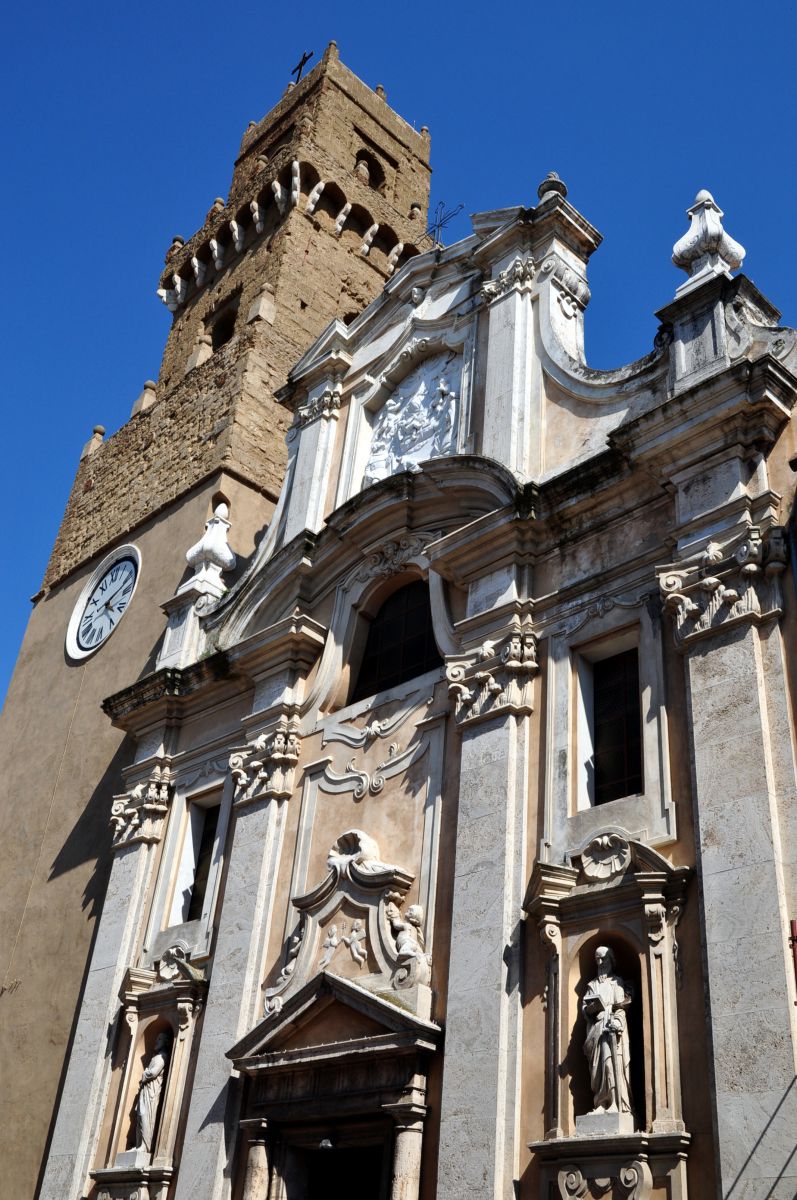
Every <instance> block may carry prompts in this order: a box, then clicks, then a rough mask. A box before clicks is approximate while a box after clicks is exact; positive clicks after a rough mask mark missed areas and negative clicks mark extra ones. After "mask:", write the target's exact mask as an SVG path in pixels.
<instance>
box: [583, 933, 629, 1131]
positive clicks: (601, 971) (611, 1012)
mask: <svg viewBox="0 0 797 1200" xmlns="http://www.w3.org/2000/svg"><path fill="white" fill-rule="evenodd" d="M595 965H596V966H597V968H598V973H597V975H596V976H595V978H594V979H592V980H591V981H590V983H589V984H588V985H587V990H586V992H585V993H584V998H583V1000H582V1001H581V1011H582V1012H583V1014H584V1017H585V1018H586V1021H587V1036H586V1039H585V1041H584V1053H585V1054H586V1056H587V1061H588V1062H589V1073H590V1083H591V1084H592V1095H593V1103H594V1106H595V1107H594V1108H593V1110H592V1112H591V1113H589V1114H588V1117H589V1118H591V1117H607V1116H609V1117H614V1116H615V1115H616V1117H617V1120H616V1123H617V1125H618V1129H621V1130H624V1129H626V1128H630V1129H633V1112H634V1108H633V1103H632V1100H631V1075H630V1056H629V1049H628V1022H627V1019H626V1010H627V1009H628V1008H629V1007H630V1005H631V999H632V997H631V988H630V985H629V984H627V983H625V982H624V981H623V980H622V979H621V978H620V976H619V975H617V974H615V962H614V955H613V954H612V952H611V950H610V949H609V948H608V946H598V948H597V950H596V951H595Z"/></svg>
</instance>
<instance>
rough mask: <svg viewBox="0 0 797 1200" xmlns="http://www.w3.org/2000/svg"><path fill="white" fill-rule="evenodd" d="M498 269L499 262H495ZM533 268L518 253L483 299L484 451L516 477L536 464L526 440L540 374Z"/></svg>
mask: <svg viewBox="0 0 797 1200" xmlns="http://www.w3.org/2000/svg"><path fill="white" fill-rule="evenodd" d="M499 266H500V264H499ZM534 272H535V264H534V262H533V260H532V257H531V255H530V254H528V253H526V252H523V251H521V252H518V253H517V254H515V255H514V256H513V257H512V258H511V259H509V260H508V261H506V262H505V265H504V266H503V269H502V270H498V269H496V272H495V275H494V277H493V278H492V279H491V280H489V282H487V283H485V284H484V286H483V288H482V296H483V298H484V299H485V301H486V302H487V303H488V305H489V310H488V322H489V339H488V343H487V346H488V349H487V375H486V382H485V395H484V427H483V434H482V452H483V453H484V454H486V455H487V457H488V458H494V459H495V460H496V461H497V462H500V463H504V464H505V465H506V466H507V467H509V468H510V470H512V471H517V472H518V473H519V474H520V475H529V474H531V473H532V471H533V470H534V467H535V466H536V459H537V457H538V454H539V451H538V452H537V455H532V452H531V447H530V442H531V439H532V437H534V438H538V434H539V431H538V430H536V431H534V430H532V428H531V425H532V419H533V414H532V412H531V406H530V404H529V397H530V396H531V395H532V394H533V393H534V392H535V391H538V390H539V389H538V388H536V389H535V386H534V376H535V371H538V370H539V366H538V360H537V359H536V357H535V354H534V312H533V305H532V297H531V286H532V280H533V278H534Z"/></svg>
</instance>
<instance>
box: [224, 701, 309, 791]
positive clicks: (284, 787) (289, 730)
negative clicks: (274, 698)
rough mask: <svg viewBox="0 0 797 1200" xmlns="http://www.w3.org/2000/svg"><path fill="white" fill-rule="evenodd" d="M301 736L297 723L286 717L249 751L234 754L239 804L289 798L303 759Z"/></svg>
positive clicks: (261, 735) (232, 758) (235, 783)
mask: <svg viewBox="0 0 797 1200" xmlns="http://www.w3.org/2000/svg"><path fill="white" fill-rule="evenodd" d="M299 750H300V737H299V733H298V730H297V728H296V727H295V725H294V724H293V723H292V722H291V721H289V720H287V719H285V718H283V719H281V720H280V722H279V724H278V725H277V728H276V729H275V730H274V731H273V732H272V733H261V734H260V736H259V737H258V738H256V739H255V741H254V742H253V743H252V745H251V747H249V748H248V749H246V750H242V751H236V752H235V753H234V754H231V755H230V772H231V774H232V777H233V785H234V788H235V803H236V804H237V805H241V804H248V803H249V802H250V801H252V800H259V799H263V798H268V797H270V798H272V799H287V798H288V797H290V796H291V795H292V794H293V780H294V773H295V769H296V764H297V762H298V761H299Z"/></svg>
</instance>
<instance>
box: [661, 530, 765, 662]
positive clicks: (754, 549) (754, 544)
mask: <svg viewBox="0 0 797 1200" xmlns="http://www.w3.org/2000/svg"><path fill="white" fill-rule="evenodd" d="M787 555H788V543H787V539H786V531H785V529H784V528H783V526H781V525H773V526H771V527H770V528H768V529H766V530H764V529H762V527H761V526H758V525H752V526H750V528H749V529H748V530H747V533H746V535H745V537H744V538H743V539H742V540H741V541H739V542H738V543H737V544H736V545H735V546H734V545H733V543H730V544H728V545H725V546H723V545H721V544H720V543H718V542H709V543H708V545H707V546H706V548H705V550H704V551H703V552H702V553H701V554H700V555H698V556H695V558H693V559H690V560H687V561H686V562H684V563H674V564H672V565H669V566H663V567H658V568H657V574H658V578H659V587H660V589H661V595H662V598H663V601H664V607H665V609H666V611H668V612H670V613H672V615H673V618H674V633H675V642H676V645H677V646H678V647H679V648H680V649H686V648H688V647H689V646H691V645H692V644H693V643H694V642H696V641H699V640H700V639H702V638H705V637H710V636H712V635H714V634H717V633H722V632H724V631H725V630H726V629H730V628H733V627H734V626H736V625H743V624H763V623H764V622H767V621H771V620H775V619H776V618H778V617H779V616H780V615H781V613H782V611H783V596H782V592H781V586H780V576H781V575H782V573H783V571H784V570H785V568H786V561H787Z"/></svg>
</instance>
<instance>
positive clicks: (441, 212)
mask: <svg viewBox="0 0 797 1200" xmlns="http://www.w3.org/2000/svg"><path fill="white" fill-rule="evenodd" d="M464 207H465V205H464V204H458V205H457V207H456V208H452V209H451V211H450V212H446V206H445V201H443V200H441V201H440V203H439V204H438V205H437V208H436V209H435V210H434V217H433V219H432V221H431V223H430V225H429V228H428V229H427V230H426V233H425V234H424V235H423V236H424V238H428V239H429V241H430V242H431V243H432V245H433V246H442V244H443V238H442V236H441V235H442V232H443V230H444V229H445V227H446V225H447V224H448V223H449V221H453V219H454V217H456V216H457V214H458V213H461V212H462V210H463V208H464Z"/></svg>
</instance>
